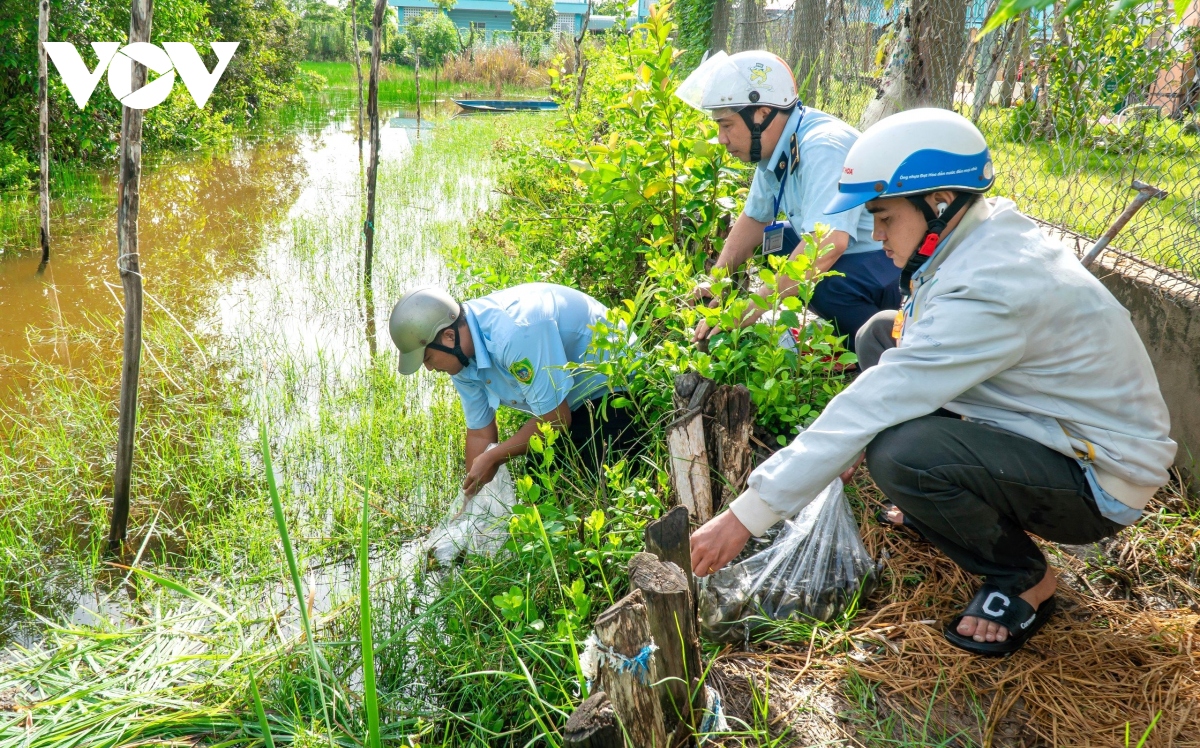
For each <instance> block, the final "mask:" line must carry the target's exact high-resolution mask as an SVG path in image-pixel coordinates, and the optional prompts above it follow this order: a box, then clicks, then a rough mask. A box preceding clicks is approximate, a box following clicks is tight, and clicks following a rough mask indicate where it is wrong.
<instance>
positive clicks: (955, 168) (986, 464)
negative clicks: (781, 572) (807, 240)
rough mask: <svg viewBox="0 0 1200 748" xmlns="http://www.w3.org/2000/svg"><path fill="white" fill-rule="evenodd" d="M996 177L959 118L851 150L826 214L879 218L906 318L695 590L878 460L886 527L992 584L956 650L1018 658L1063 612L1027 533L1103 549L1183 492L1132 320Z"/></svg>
mask: <svg viewBox="0 0 1200 748" xmlns="http://www.w3.org/2000/svg"><path fill="white" fill-rule="evenodd" d="M993 179H994V175H993V173H992V162H991V156H990V154H989V152H988V148H987V144H986V142H985V140H984V138H983V135H982V134H980V132H979V130H978V129H976V128H975V126H974V125H972V124H971V123H970V122H969V121H968V120H966V119H965V118H963V117H961V116H959V115H957V114H955V113H953V112H949V111H945V110H940V109H916V110H912V111H908V112H903V113H900V114H896V115H893V116H891V117H888V118H886V119H884V120H881V121H880V122H879V123H878V124H876V125H875V126H874V127H872V128H870V129H869V130H868V131H867V132H866V133H864V134H863V136H862V137H861V138H860V139H859V140H858V142H857V143H855V145H854V147H853V148H851V150H850V153H849V154H848V155H847V157H846V163H845V166H844V167H843V173H842V178H841V183H840V185H839V194H838V195H837V197H836V198H835V199H834V200H833V201H831V203H830V205H829V208H828V210H829V211H831V212H836V211H840V210H846V209H849V208H854V207H857V206H860V205H865V206H866V209H867V210H868V211H869V212H870V213H871V214H872V216H873V218H874V237H875V238H876V239H878V240H880V241H881V242H883V248H884V251H885V252H887V253H888V256H889V257H891V258H892V260H893V262H894V263H895V264H896V266H897V267H899V268H902V269H903V273H902V277H901V285H902V290H904V291H905V294H906V296H907V298H906V301H905V304H904V306H903V308H902V309H901V310H900V312H898V313H881V314H879V315H877V316H876V317H874V318H873V319H872V320H871V321H869V322H868V323H867V324H866V325H864V326H863V328H862V329H861V330H860V331H859V334H858V341H857V342H858V355H859V362H860V364H861V365H863V367H864V369H865V370H864V372H863V374H862V375H861V376H860V377H859V378H858V379H856V380H855V381H854V382H853V383H852V384H851V385H850V386H849V387H847V388H846V389H845V390H844V391H843V392H842V393H841V394H839V395H838V396H837V397H835V398H834V399H833V400H832V401H831V402H830V403H829V405H828V407H827V408H826V409H825V411H824V412H823V413H822V414H821V416H820V417H819V418H818V419H817V420H816V421H815V422H814V423H813V424H812V425H811V426H810V427H809V428H808V429H807V430H805V431H804V432H803V433H802V434H800V435H799V436H798V437H797V438H796V439H795V440H794V441H793V442H792V443H791V444H790V445H788V446H787V447H785V448H784V449H783V450H780V451H779V452H777V453H776V454H775V455H773V456H772V457H771V458H770V459H768V460H767V461H766V462H764V463H763V464H762V465H761V466H759V467H758V468H757V469H756V470H755V471H754V472H753V473H751V476H750V478H749V481H748V488H747V490H746V492H745V493H743V494H742V495H741V496H739V497H738V498H737V499H736V500H735V501H733V502H732V504H731V506H730V511H728V512H725V513H723V514H722V515H720V516H718V517H716V518H714V519H713V520H712V521H711V522H710V523H709V524H707V525H705V526H704V527H702V528H701V529H699V530H697V531H696V533H695V534H694V535H693V536H692V560H693V568H694V570H695V571H696V573H697V574H706V573H709V572H710V571H712V570H715V569H717V568H720V567H721V566H723V565H724V564H725V563H726V562H728V560H729V559H730V558H732V557H733V555H735V554H736V553H737V552H738V551H739V550H740V549H741V547H742V546H743V545H744V544H745V542H746V540H747V539H748V538H749V536H750V535H751V534H755V535H761V534H762V533H763V532H764V531H765V530H766V529H767V528H768V527H769V526H771V525H772V524H774V523H775V522H777V521H779V520H781V519H784V518H786V517H790V516H793V515H794V514H796V512H798V511H799V510H800V509H801V508H802V507H803V506H804V505H805V504H807V503H808V502H809V501H811V500H812V499H813V497H815V496H816V495H817V494H818V493H819V492H820V490H821V489H822V488H824V486H825V485H826V484H827V483H829V481H831V480H832V479H833V478H834V477H836V476H837V475H838V473H839V472H841V471H845V472H844V473H843V476H844V477H846V478H847V479H848V477H849V475H848V474H852V473H853V469H854V467H853V466H855V465H856V464H857V462H858V461H859V460H861V455H862V454H863V451H864V450H865V454H866V461H867V465H868V467H869V469H870V471H871V476H872V478H874V480H875V482H876V484H878V486H879V487H880V488H881V489H882V490H883V492H884V494H886V495H887V497H888V498H889V499H890V500H891V501H892V502H894V503H895V506H893V507H890V508H889V509H888V511H887V515H886V519H887V520H888V521H889V522H890V523H892V524H903V525H906V526H909V527H910V528H912V529H913V530H915V531H916V532H917V533H919V534H920V535H922V536H924V538H926V539H927V540H928V541H929V542H930V543H932V544H933V545H934V546H936V547H937V548H938V549H939V550H940V551H942V552H943V553H945V554H946V555H947V556H949V557H950V559H951V560H953V561H954V562H955V563H957V564H958V565H959V566H960V567H962V568H963V569H964V570H966V571H967V572H970V573H972V574H977V575H979V576H982V577H983V585H982V586H981V587H980V589H979V591H978V592H977V593H976V595H975V597H974V598H973V599H972V600H971V601H970V603H969V604H967V605H966V607H965V609H964V610H963V612H962V614H961V615H959V616H956V617H955V618H954V619H953V620H951V621H949V622H947V624H946V626H945V628H944V629H943V633H944V634H945V636H946V638H947V639H948V640H949V641H950V642H951V643H952V644H954V645H955V646H958V647H961V648H963V649H966V650H968V651H970V652H974V653H977V654H984V655H1002V654H1007V653H1009V652H1013V651H1016V650H1017V649H1019V648H1021V647H1022V646H1023V645H1024V644H1025V642H1026V641H1028V640H1029V638H1030V637H1031V636H1033V634H1034V633H1036V632H1037V631H1038V630H1039V629H1040V628H1041V627H1042V625H1043V624H1044V623H1045V622H1046V621H1047V620H1048V619H1049V617H1050V615H1051V614H1052V613H1053V611H1054V591H1055V587H1056V583H1055V578H1054V573H1053V570H1052V569H1050V568H1049V567H1048V566H1047V564H1046V559H1045V557H1044V556H1043V555H1042V552H1041V551H1040V550H1039V549H1038V547H1037V545H1036V544H1035V543H1034V541H1033V540H1032V539H1031V538H1030V537H1029V534H1034V535H1037V536H1039V537H1041V538H1045V539H1046V540H1050V541H1054V542H1062V543H1072V544H1081V543H1091V542H1095V541H1097V540H1099V539H1101V538H1103V537H1107V536H1109V535H1113V534H1115V533H1117V532H1119V531H1120V530H1121V529H1122V528H1123V527H1125V526H1126V525H1129V524H1132V523H1133V522H1136V521H1137V519H1138V517H1139V516H1140V514H1141V511H1142V509H1143V507H1145V505H1146V503H1147V502H1148V501H1149V499H1150V498H1151V496H1153V495H1154V493H1155V491H1156V490H1157V489H1158V488H1159V487H1161V486H1162V485H1164V484H1165V483H1166V482H1167V480H1168V477H1169V475H1168V472H1167V469H1168V468H1169V467H1170V465H1171V463H1172V460H1173V459H1174V456H1175V449H1176V445H1175V443H1174V442H1173V441H1172V440H1171V439H1170V437H1169V436H1168V434H1169V431H1170V423H1169V420H1168V416H1167V409H1166V405H1165V404H1164V402H1163V399H1162V395H1161V394H1160V392H1159V388H1158V381H1157V379H1156V377H1155V374H1154V369H1153V367H1152V365H1151V362H1150V358H1149V356H1148V355H1147V354H1146V350H1145V347H1144V346H1143V345H1142V342H1141V340H1140V339H1139V338H1138V335H1137V332H1136V331H1135V330H1134V328H1133V325H1132V323H1131V321H1130V319H1129V313H1128V312H1127V311H1126V310H1125V309H1124V308H1123V307H1121V305H1120V304H1119V303H1118V302H1117V301H1116V299H1114V298H1113V296H1112V295H1111V294H1110V293H1109V292H1108V291H1107V290H1106V289H1105V288H1104V286H1102V285H1101V284H1100V282H1099V281H1098V280H1096V278H1094V277H1093V276H1092V275H1091V274H1090V273H1089V272H1088V271H1087V270H1085V269H1084V268H1083V266H1082V265H1081V264H1080V263H1079V261H1078V259H1077V258H1076V257H1075V255H1074V254H1073V253H1072V252H1071V251H1070V250H1069V249H1067V248H1066V247H1065V246H1063V244H1062V243H1061V242H1058V241H1055V240H1052V239H1051V238H1049V237H1048V236H1046V235H1045V234H1044V233H1043V232H1042V231H1041V229H1040V227H1039V226H1038V225H1037V224H1036V223H1035V222H1034V221H1033V220H1032V219H1030V218H1028V217H1026V216H1024V215H1022V214H1021V213H1019V212H1018V211H1017V209H1016V206H1015V205H1014V204H1013V203H1012V202H1011V201H1009V200H1006V199H1004V198H994V199H990V200H985V199H983V198H982V194H981V193H983V192H984V191H986V190H987V189H988V188H989V187H991V185H992V181H993Z"/></svg>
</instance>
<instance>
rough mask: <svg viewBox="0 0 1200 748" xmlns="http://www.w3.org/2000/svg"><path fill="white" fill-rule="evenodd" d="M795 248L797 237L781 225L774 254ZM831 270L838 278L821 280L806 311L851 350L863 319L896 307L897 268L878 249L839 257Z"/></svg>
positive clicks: (780, 253)
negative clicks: (828, 324)
mask: <svg viewBox="0 0 1200 748" xmlns="http://www.w3.org/2000/svg"><path fill="white" fill-rule="evenodd" d="M799 245H800V235H799V234H797V233H796V232H795V230H794V229H792V227H791V224H789V223H785V224H784V230H783V247H782V248H781V249H780V250H779V251H778V252H776V253H774V254H777V255H783V256H785V257H786V256H787V255H790V254H791V253H792V250H794V249H795V248H796V247H797V246H799ZM831 270H834V271H836V272H839V273H841V274H842V275H840V276H833V277H829V278H823V279H821V280H820V281H819V282H818V283H817V288H816V290H814V291H813V297H812V302H811V303H809V308H810V309H812V310H813V312H815V313H817V314H818V315H820V316H821V317H822V318H824V319H826V320H829V321H830V322H831V323H833V326H834V328H835V330H836V331H837V334H838V335H845V336H846V347H847V348H848V349H849V350H851V351H853V350H854V336H855V335H856V334H857V333H858V329H859V328H860V327H862V326H863V325H864V324H865V323H866V321H867V320H869V319H870V318H871V317H873V316H874V315H876V314H878V313H879V312H882V311H884V310H887V309H899V308H900V268H898V267H896V265H895V263H893V262H892V261H891V260H890V259H888V256H887V255H886V254H884V253H883V250H882V249H880V250H876V251H874V252H857V253H855V254H851V255H842V256H841V257H840V258H839V259H838V261H837V262H835V263H834V264H833V267H832V268H831Z"/></svg>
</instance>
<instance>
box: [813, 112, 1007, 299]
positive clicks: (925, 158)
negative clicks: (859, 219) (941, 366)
mask: <svg viewBox="0 0 1200 748" xmlns="http://www.w3.org/2000/svg"><path fill="white" fill-rule="evenodd" d="M995 181H996V175H995V172H994V169H993V167H992V156H991V153H989V151H988V146H987V140H985V139H984V137H983V133H981V132H979V128H977V127H975V125H974V124H972V123H971V121H970V120H969V119H967V118H966V117H963V116H962V115H961V114H957V113H955V112H951V111H949V110H947V109H932V108H930V109H910V110H908V111H907V112H900V113H899V114H893V115H892V116H890V117H885V118H883V119H881V120H879V121H878V122H876V123H875V124H874V125H872V126H871V127H869V128H867V131H866V132H864V133H863V134H862V136H861V137H860V138H859V139H858V140H857V141H855V143H854V145H852V146H851V147H850V152H849V153H847V154H846V162H845V164H843V165H842V175H841V177H840V178H839V180H838V194H837V195H836V196H834V198H833V200H831V201H830V202H829V205H828V206H827V207H826V208H825V214H826V215H831V214H834V213H841V212H843V211H847V210H850V209H851V208H855V207H858V206H859V205H862V204H863V203H866V202H869V201H871V200H875V199H877V198H881V197H907V198H908V199H909V201H910V202H911V203H912V204H913V205H914V206H915V207H916V208H917V210H919V211H921V214H922V215H924V216H925V223H926V225H927V227H928V230H927V232H926V234H925V240H924V241H923V242H922V243H921V246H920V247H918V248H917V251H916V252H913V253H912V256H911V257H909V260H908V264H907V265H906V266H905V267H904V269H903V271H902V272H901V274H900V290H901V291H902V292H903V293H905V294H907V293H909V291H910V286H909V283H910V281H911V279H912V276H913V274H914V273H915V272H916V271H917V270H918V269H919V268H920V267H921V266H922V265H923V264H925V262H926V261H927V260H928V259H929V258H930V256H932V255H933V253H934V251H935V250H936V249H937V245H938V242H939V241H940V240H941V236H942V232H943V231H945V230H946V224H948V223H949V222H950V221H951V220H952V219H953V218H954V216H955V215H956V214H958V212H959V211H961V210H962V209H963V208H965V207H966V206H967V205H968V204H969V203H970V202H971V201H972V199H974V197H975V195H976V194H978V193H982V192H986V191H987V190H988V189H989V188H990V187H991V186H992V183H993V182H995ZM938 190H950V191H953V192H955V193H957V194H958V197H957V198H955V200H954V201H953V202H951V203H949V204H946V203H943V204H941V205H939V206H938V210H936V211H935V210H934V209H933V208H932V207H930V205H929V203H928V202H926V200H925V195H927V194H929V193H930V192H936V191H938Z"/></svg>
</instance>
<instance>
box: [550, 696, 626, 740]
mask: <svg viewBox="0 0 1200 748" xmlns="http://www.w3.org/2000/svg"><path fill="white" fill-rule="evenodd" d="M562 735H563V748H625V736H624V735H623V734H622V733H621V726H620V725H619V724H617V715H616V713H615V712H614V711H613V705H612V702H611V701H609V700H608V695H607V694H605V693H604V692H603V691H593V692H592V695H591V696H589V697H587V698H586V699H584V702H583V703H582V704H580V705H579V708H578V709H576V710H575V711H574V712H573V713H572V714H571V717H570V718H569V719H568V720H567V724H566V726H565V727H564V728H563V734H562Z"/></svg>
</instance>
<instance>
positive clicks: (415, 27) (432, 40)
mask: <svg viewBox="0 0 1200 748" xmlns="http://www.w3.org/2000/svg"><path fill="white" fill-rule="evenodd" d="M404 35H405V37H406V38H407V42H408V48H409V49H410V50H412V49H416V50H419V51H420V55H421V62H423V63H426V64H430V65H435V66H437V65H441V64H442V63H443V62H445V61H446V58H447V57H449V56H450V55H451V54H452V53H453V52H455V51H457V50H458V29H457V28H456V27H455V26H454V21H451V20H450V18H449V17H448V16H446V15H444V14H443V13H441V12H440V11H436V12H430V13H422V14H421V15H420V16H418V17H417V18H415V19H414V20H412V21H409V22H408V23H407V24H405V26H404ZM410 54H411V53H410Z"/></svg>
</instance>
